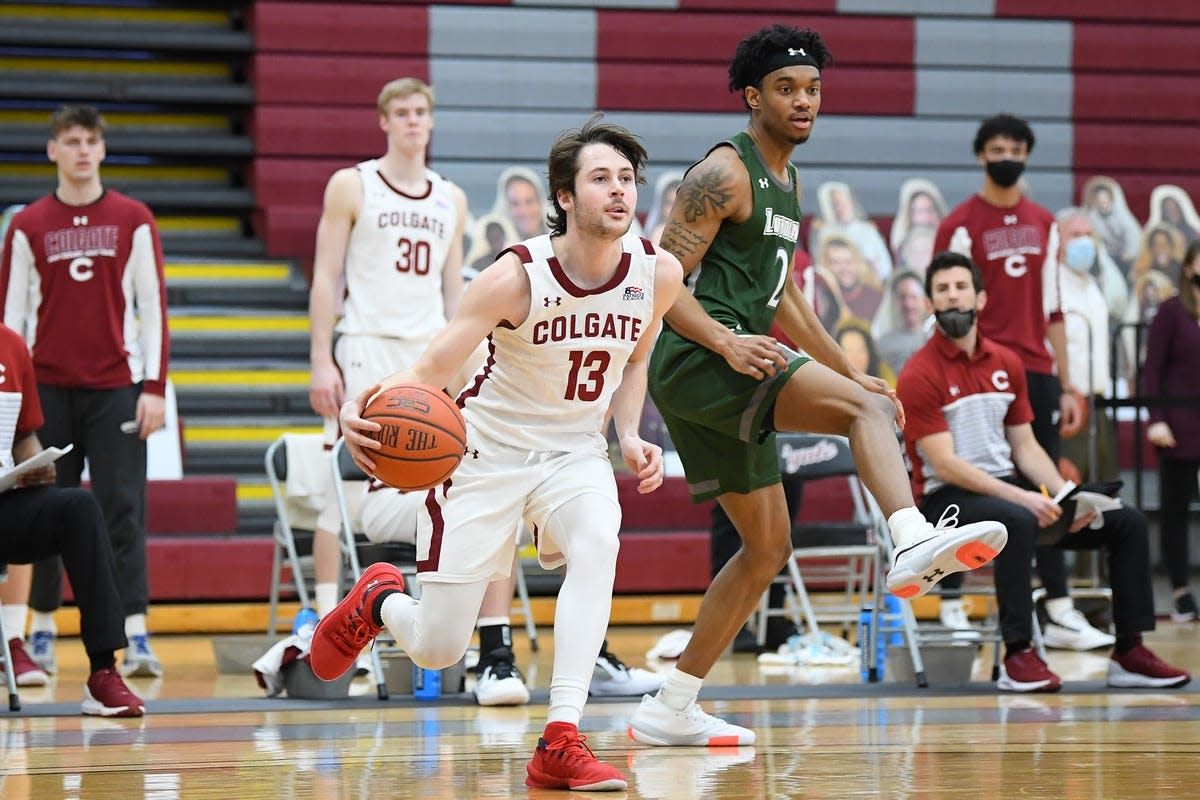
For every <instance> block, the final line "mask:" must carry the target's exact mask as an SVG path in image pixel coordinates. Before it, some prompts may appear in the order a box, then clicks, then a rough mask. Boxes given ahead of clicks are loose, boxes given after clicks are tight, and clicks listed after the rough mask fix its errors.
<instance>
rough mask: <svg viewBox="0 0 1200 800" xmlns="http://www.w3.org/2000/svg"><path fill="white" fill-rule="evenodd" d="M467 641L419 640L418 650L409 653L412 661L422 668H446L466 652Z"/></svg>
mask: <svg viewBox="0 0 1200 800" xmlns="http://www.w3.org/2000/svg"><path fill="white" fill-rule="evenodd" d="M468 644H469V643H468V642H449V641H445V640H438V639H434V640H432V641H429V642H421V648H420V650H419V651H416V652H412V653H409V658H411V659H412V660H413V663H414V664H416V665H417V666H419V667H421V668H423V669H446V668H447V667H452V666H454V665H455V664H457V663H458V662H459V660H460V659H461V658H462V657H463V654H464V653H466V652H467V645H468Z"/></svg>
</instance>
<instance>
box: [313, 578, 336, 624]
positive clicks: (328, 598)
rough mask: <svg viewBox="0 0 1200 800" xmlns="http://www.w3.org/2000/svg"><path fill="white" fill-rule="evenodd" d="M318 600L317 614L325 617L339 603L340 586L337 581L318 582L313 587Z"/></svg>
mask: <svg viewBox="0 0 1200 800" xmlns="http://www.w3.org/2000/svg"><path fill="white" fill-rule="evenodd" d="M313 594H315V595H316V600H317V616H318V617H323V616H325V615H326V614H328V613H329V612H330V611H333V607H334V606H336V605H337V604H338V587H337V584H336V583H333V582H330V583H318V584H317V585H316V587H314V589H313Z"/></svg>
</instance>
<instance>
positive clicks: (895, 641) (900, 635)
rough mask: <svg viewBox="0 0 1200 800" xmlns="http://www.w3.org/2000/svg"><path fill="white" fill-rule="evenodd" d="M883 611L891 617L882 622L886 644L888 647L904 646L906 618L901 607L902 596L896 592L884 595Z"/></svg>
mask: <svg viewBox="0 0 1200 800" xmlns="http://www.w3.org/2000/svg"><path fill="white" fill-rule="evenodd" d="M883 613H884V614H886V615H887V616H888V617H889V618H890V619H887V620H885V621H883V622H881V623H880V625H879V627H880V628H881V630H880V634H886V635H885V637H884V638H885V639H886V644H887V646H888V647H903V646H904V618H903V617H902V616H901V614H902V613H903V612H902V610H901V608H900V598H899V597H896V596H895V595H894V594H885V595H884V596H883Z"/></svg>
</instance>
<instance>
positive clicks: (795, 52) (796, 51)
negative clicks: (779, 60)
mask: <svg viewBox="0 0 1200 800" xmlns="http://www.w3.org/2000/svg"><path fill="white" fill-rule="evenodd" d="M788 55H789V56H804V57H805V58H807V57H808V53H806V52H804V48H803V47H789V48H788Z"/></svg>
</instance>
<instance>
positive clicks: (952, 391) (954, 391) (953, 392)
mask: <svg viewBox="0 0 1200 800" xmlns="http://www.w3.org/2000/svg"><path fill="white" fill-rule="evenodd" d="M960 391H961V390H960V389H959V388H958V386H951V387H950V396H951V397H958V394H959V392H960Z"/></svg>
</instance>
